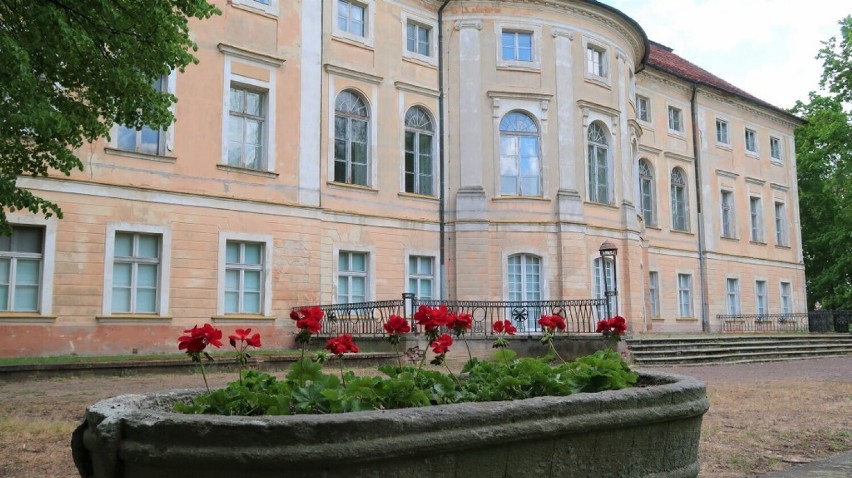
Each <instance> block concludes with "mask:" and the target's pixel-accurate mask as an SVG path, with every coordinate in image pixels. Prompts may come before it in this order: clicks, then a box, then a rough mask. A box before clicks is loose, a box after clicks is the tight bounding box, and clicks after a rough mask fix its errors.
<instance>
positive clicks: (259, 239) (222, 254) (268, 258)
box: [216, 232, 274, 317]
mask: <svg viewBox="0 0 852 478" xmlns="http://www.w3.org/2000/svg"><path fill="white" fill-rule="evenodd" d="M228 241H233V242H254V243H260V244H262V245H263V264H262V266H261V274H262V275H263V278H262V279H263V282H262V284H261V292H260V293H261V295H262V297H261V302H260V315H261V316H264V317H269V316H271V315H272V261H273V252H274V247H273V246H274V241H273V238H272V236H271V235H268V234H249V233H242V232H220V233H219V249H218V259H219V260H218V266H217V275H216V277H217V282H216V315H217V316H219V317H231V316H239V315H251V316H254V315H257V314H244V313H242V312H234V313H228V314H226V313H225V273H226V270H227V259H226V247H227V244H228Z"/></svg>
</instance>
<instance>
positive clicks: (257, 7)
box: [230, 0, 279, 17]
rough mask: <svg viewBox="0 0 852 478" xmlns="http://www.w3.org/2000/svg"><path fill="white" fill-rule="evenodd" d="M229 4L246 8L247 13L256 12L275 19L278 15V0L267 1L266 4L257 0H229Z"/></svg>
mask: <svg viewBox="0 0 852 478" xmlns="http://www.w3.org/2000/svg"><path fill="white" fill-rule="evenodd" d="M230 4H231V5H239V6H242V7H247V9H248V10H249V11H258V12H262V13H265V14H267V15H272V16H276V17H277V16H278V13H279V8H278V0H268V4H265V3H263V2H261V1H258V0H230Z"/></svg>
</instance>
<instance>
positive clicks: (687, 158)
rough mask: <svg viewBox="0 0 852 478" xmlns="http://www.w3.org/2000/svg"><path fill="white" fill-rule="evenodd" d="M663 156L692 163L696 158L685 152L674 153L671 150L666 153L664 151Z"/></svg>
mask: <svg viewBox="0 0 852 478" xmlns="http://www.w3.org/2000/svg"><path fill="white" fill-rule="evenodd" d="M663 156H665V157H666V159H674V160H677V161H683V162H685V163H691V162H693V161H694V160H695V158H693V157H692V156H687V155H685V154H677V153H672V152H671V151H666V152H665V153H663Z"/></svg>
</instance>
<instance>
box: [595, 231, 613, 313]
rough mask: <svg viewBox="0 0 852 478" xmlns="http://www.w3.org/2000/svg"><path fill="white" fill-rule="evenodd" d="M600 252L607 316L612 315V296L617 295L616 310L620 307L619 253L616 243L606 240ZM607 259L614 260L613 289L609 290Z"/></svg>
mask: <svg viewBox="0 0 852 478" xmlns="http://www.w3.org/2000/svg"><path fill="white" fill-rule="evenodd" d="M598 252H600V253H601V262H602V264H601V266H602V267H603V283H604V297H605V298H606V318H610V317H612V310H610V300H611V299H610V297H615V300H616V312H617V309H618V305H617V304H618V302H617V301H618V270H617V269H616V265H615V264H616V262H615V256H617V255H618V247H616V246H615V244H613V243H611V242H609V241H604V243H603V244H601V247H600V249H598ZM607 261H612V290H609V277H607V272H606V271H607V266H606V263H607Z"/></svg>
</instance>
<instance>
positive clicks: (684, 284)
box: [677, 274, 692, 317]
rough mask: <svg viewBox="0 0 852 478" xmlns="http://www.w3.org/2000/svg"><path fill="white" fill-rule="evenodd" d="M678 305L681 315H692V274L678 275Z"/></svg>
mask: <svg viewBox="0 0 852 478" xmlns="http://www.w3.org/2000/svg"><path fill="white" fill-rule="evenodd" d="M677 306H678V314H679V315H680V316H681V317H692V275H690V274H678V275H677Z"/></svg>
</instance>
